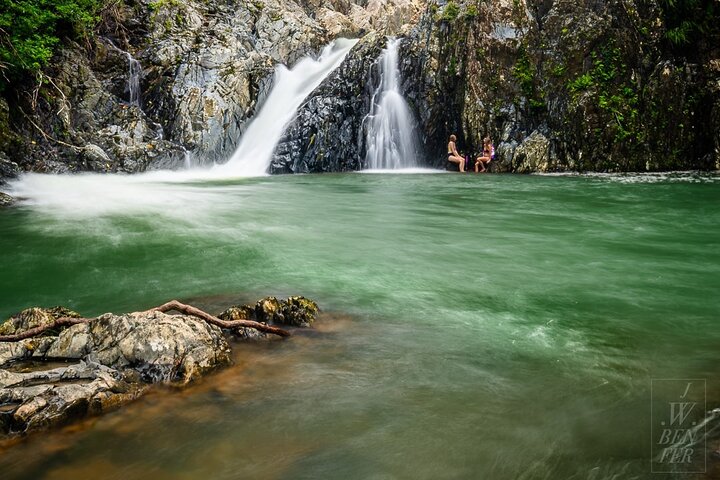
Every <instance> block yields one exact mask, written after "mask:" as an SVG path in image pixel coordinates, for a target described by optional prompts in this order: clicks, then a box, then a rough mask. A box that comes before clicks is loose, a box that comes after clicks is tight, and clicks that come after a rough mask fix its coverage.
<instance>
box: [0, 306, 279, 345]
mask: <svg viewBox="0 0 720 480" xmlns="http://www.w3.org/2000/svg"><path fill="white" fill-rule="evenodd" d="M172 310H175V311H177V312H180V313H184V314H186V315H191V316H193V317H198V318H200V319H202V320H205V321H206V322H207V323H209V324H211V325H216V326H218V327H220V328H225V329H228V330H237V329H238V328H254V329H255V330H259V331H261V332H265V333H272V334H274V335H279V336H281V337H289V336H290V332H288V331H287V330H283V329H282V328H278V327H273V326H270V325H268V324H266V323H261V322H256V321H254V320H221V319H219V318H217V317H216V316H214V315H210V314H209V313H207V312H204V311H202V310H200V309H199V308H196V307H193V306H192V305H185V304H184V303H180V302H178V301H177V300H171V301H169V302H167V303H163V304H162V305H160V306H159V307H155V308H151V309H150V310H145V311H144V312H137V313H145V314H147V313H152V312H162V313H167V312H170V311H172ZM96 319H97V318H74V317H60V318H58V319H56V320H55V321H54V322H52V323H48V324H46V325H42V326H40V327H35V328H31V329H29V330H25V331H24V332H22V333H17V334H13V335H0V342H19V341H20V340H26V339H28V338H33V337H37V336H38V335H41V334H43V333H45V332H46V331H48V330H52V329H55V328H58V327H71V326H73V325H78V324H80V323H89V322H92V321H93V320H96Z"/></svg>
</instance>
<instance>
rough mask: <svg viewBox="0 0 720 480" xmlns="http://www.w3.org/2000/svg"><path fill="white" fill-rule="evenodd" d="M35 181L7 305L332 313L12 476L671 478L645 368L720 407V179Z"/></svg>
mask: <svg viewBox="0 0 720 480" xmlns="http://www.w3.org/2000/svg"><path fill="white" fill-rule="evenodd" d="M104 178H105V177H104ZM28 184H30V186H29V187H26V188H25V190H23V192H24V193H25V194H26V195H28V200H27V201H26V203H25V204H24V205H23V206H21V207H20V208H16V209H12V210H7V211H2V212H0V231H2V232H3V233H2V237H0V262H1V263H0V264H2V266H3V275H1V276H0V314H1V315H2V317H6V316H8V315H9V314H11V313H13V312H15V311H17V310H19V309H21V308H24V307H27V306H30V305H55V304H63V305H67V306H70V307H72V308H74V309H76V310H78V311H80V312H81V313H83V314H85V315H88V316H89V315H96V314H99V313H102V312H105V311H115V312H122V311H134V310H140V309H145V308H148V307H150V306H153V305H156V304H160V303H163V302H164V301H166V300H168V299H171V298H179V299H183V300H188V301H193V302H194V303H197V304H198V305H202V306H205V307H206V308H210V309H214V310H220V309H221V308H222V307H224V306H226V305H227V304H229V303H232V302H234V301H238V300H250V299H255V298H259V297H261V296H265V295H268V294H272V295H278V296H283V295H289V294H302V295H306V296H308V297H312V298H314V299H316V300H317V301H318V303H319V304H320V305H321V307H323V308H324V310H325V314H324V315H323V317H322V318H321V319H320V321H319V322H318V327H317V329H318V331H319V332H318V334H316V335H303V336H298V337H295V338H293V339H291V340H289V341H287V342H273V343H272V344H270V345H260V346H239V347H237V348H236V356H237V365H236V366H235V367H232V368H231V369H229V370H226V371H224V372H222V373H220V374H218V375H216V376H213V377H211V378H209V379H207V380H206V381H204V382H202V383H201V384H200V385H197V386H194V387H192V388H190V389H188V390H187V391H184V392H181V393H178V392H155V393H154V394H152V395H150V396H149V397H147V398H146V399H143V400H141V401H139V402H137V403H135V404H133V405H130V406H128V407H126V408H124V409H123V410H121V411H119V412H115V413H113V414H111V415H108V416H106V417H103V418H101V419H97V420H95V421H93V422H90V423H89V424H87V425H85V426H84V428H81V429H80V428H78V429H74V430H73V431H67V432H59V433H55V434H50V435H43V436H37V437H34V438H31V439H29V440H28V441H26V442H24V443H23V444H21V445H18V446H15V447H13V448H12V449H9V450H6V451H4V452H2V453H0V472H3V475H2V478H3V479H5V478H7V479H20V478H52V479H56V478H57V479H60V478H63V479H64V478H85V477H88V478H89V477H90V476H92V477H97V478H118V479H146V478H152V479H153V480H158V479H164V478H168V479H170V478H173V479H175V478H179V479H200V478H202V479H209V478H213V479H215V478H219V479H225V478H227V479H231V478H232V479H234V478H278V479H285V478H293V479H295V478H299V479H303V478H341V477H342V478H347V479H351V478H352V479H354V478H357V479H366V478H373V479H395V478H397V479H404V478H418V479H424V478H427V479H436V478H492V479H511V478H523V479H535V478H544V479H545V478H546V479H559V478H577V479H605V478H608V479H609V478H618V479H620V478H623V479H624V478H656V477H653V476H652V475H651V473H650V457H651V427H652V422H653V419H652V418H651V412H650V404H651V396H650V380H651V379H653V378H659V379H667V378H692V379H706V381H707V400H708V403H707V406H706V409H710V408H714V407H717V406H718V405H720V382H718V362H717V359H718V351H720V350H719V348H718V347H720V330H719V329H718V326H717V321H718V312H720V295H718V292H719V291H720V208H719V205H720V177H718V176H703V175H692V174H682V175H679V174H678V175H672V174H671V175H662V176H660V175H657V176H603V175H597V176H510V175H480V176H473V175H465V176H461V175H456V174H415V175H391V174H344V175H322V176H312V175H307V176H282V177H263V178H256V179H245V180H237V181H226V182H197V183H166V182H160V181H150V180H147V181H140V180H135V179H132V180H131V179H128V178H118V177H107V180H103V179H101V178H93V177H77V178H67V177H65V178H47V177H37V178H35V179H34V180H32V181H31V182H28ZM693 414H694V415H695V414H697V415H698V419H700V418H702V417H703V416H704V412H703V411H702V410H701V409H700V408H699V409H698V410H696V411H695V412H693ZM713 442H715V439H713V438H710V439H709V440H708V444H709V446H708V448H709V449H712V448H714V447H715V446H716V445H715V444H714V443H713ZM41 453H42V454H41ZM714 462H715V459H714V457H713V456H712V455H710V456H709V457H708V468H709V469H710V470H709V471H710V472H712V471H714V470H713V468H716V466H715V464H714ZM711 475H712V473H708V474H706V475H705V476H699V477H697V476H694V477H690V478H712V477H711ZM662 478H668V477H667V476H664V477H662ZM677 478H685V477H683V476H682V475H678V476H677Z"/></svg>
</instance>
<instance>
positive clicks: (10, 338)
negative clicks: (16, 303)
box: [0, 317, 95, 342]
mask: <svg viewBox="0 0 720 480" xmlns="http://www.w3.org/2000/svg"><path fill="white" fill-rule="evenodd" d="M93 320H95V319H94V318H75V317H60V318H58V319H57V320H55V321H54V322H53V323H48V324H45V325H41V326H39V327H35V328H31V329H30V330H25V331H24V332H22V333H16V334H14V335H0V342H19V341H20V340H25V339H28V338H33V337H37V336H38V335H40V334H42V333H45V332H46V331H48V330H52V329H54V328H58V327H71V326H73V325H78V324H80V323H88V322H92V321H93Z"/></svg>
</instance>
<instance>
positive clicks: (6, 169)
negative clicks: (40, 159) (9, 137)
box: [0, 151, 20, 185]
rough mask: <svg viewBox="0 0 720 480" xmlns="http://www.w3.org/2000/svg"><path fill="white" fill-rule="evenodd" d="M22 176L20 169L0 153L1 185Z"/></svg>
mask: <svg viewBox="0 0 720 480" xmlns="http://www.w3.org/2000/svg"><path fill="white" fill-rule="evenodd" d="M18 175H20V167H19V166H18V164H17V163H15V162H11V161H10V159H9V158H8V157H7V155H5V153H3V152H2V151H0V185H2V184H3V183H5V182H6V181H7V180H9V179H13V178H17V177H18Z"/></svg>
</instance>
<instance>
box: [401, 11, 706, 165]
mask: <svg viewBox="0 0 720 480" xmlns="http://www.w3.org/2000/svg"><path fill="white" fill-rule="evenodd" d="M458 4H459V15H458V18H457V19H455V20H454V21H448V20H447V19H446V18H447V17H446V16H445V8H447V5H448V4H447V3H446V2H438V3H437V4H435V2H431V8H429V9H428V10H427V12H426V13H425V15H424V16H423V18H422V19H421V21H420V22H419V23H418V25H417V27H416V28H415V30H414V31H413V32H412V34H411V35H409V37H408V41H406V42H404V43H403V52H402V57H403V62H402V67H401V68H402V73H403V75H402V77H403V81H404V90H405V92H406V96H407V97H408V100H409V103H411V105H413V107H414V110H415V112H416V114H417V116H418V118H419V120H420V124H421V130H422V136H423V140H424V142H425V144H426V146H427V149H428V151H429V152H430V153H431V157H432V158H431V160H430V163H431V164H432V165H435V166H444V165H445V163H446V160H445V147H446V144H447V139H448V137H449V135H450V134H451V133H455V134H456V135H457V136H458V140H459V141H458V145H459V146H460V149H461V150H464V152H465V153H468V154H474V153H477V152H478V151H479V150H480V148H481V142H482V138H483V137H484V136H486V135H489V136H491V137H492V138H493V139H494V141H495V147H496V154H497V158H496V161H495V162H493V164H492V165H491V168H492V169H494V170H495V171H513V172H533V171H563V170H601V171H608V170H610V171H612V170H615V171H617V170H667V169H714V168H717V167H718V166H720V87H719V86H720V60H719V59H720V50H718V48H717V45H720V43H718V40H719V38H718V29H717V28H713V29H711V31H708V32H706V33H705V34H704V35H703V36H702V38H701V39H700V40H697V41H696V42H695V43H693V44H692V45H688V46H686V48H684V49H681V50H678V49H676V48H674V47H673V46H672V45H671V44H670V43H669V42H668V41H667V39H666V38H665V36H664V33H665V31H666V26H665V25H664V24H663V19H662V18H663V17H662V14H661V10H660V7H659V2H657V1H650V2H639V1H630V2H620V3H618V2H611V1H597V2H573V1H570V0H556V1H554V2H546V1H542V2H535V1H528V2H510V1H499V2H481V3H480V4H476V3H473V2H469V1H461V2H458ZM471 12H472V13H471ZM715 23H716V24H717V22H715Z"/></svg>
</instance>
